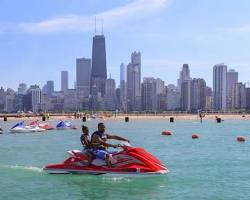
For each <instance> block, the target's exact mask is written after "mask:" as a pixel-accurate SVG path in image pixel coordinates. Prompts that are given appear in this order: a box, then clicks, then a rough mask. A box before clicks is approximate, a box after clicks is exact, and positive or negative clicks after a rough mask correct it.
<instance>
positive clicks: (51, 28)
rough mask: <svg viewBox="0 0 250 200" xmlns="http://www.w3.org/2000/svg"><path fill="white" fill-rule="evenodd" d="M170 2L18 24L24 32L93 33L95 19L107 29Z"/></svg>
mask: <svg viewBox="0 0 250 200" xmlns="http://www.w3.org/2000/svg"><path fill="white" fill-rule="evenodd" d="M168 2H169V0H134V1H133V2H131V3H128V4H126V5H124V6H122V7H118V8H115V9H112V10H108V11H105V12H101V13H97V14H95V15H89V16H81V15H67V16H62V17H57V18H53V19H48V20H45V21H40V22H22V23H20V24H18V26H19V28H20V29H21V30H22V31H24V32H31V33H50V32H57V31H83V32H84V31H93V30H94V18H95V16H96V18H97V19H101V20H103V21H104V22H105V28H109V27H113V26H116V25H118V24H122V23H124V22H126V21H128V20H136V19H140V18H142V17H145V16H146V15H149V14H151V13H154V12H157V11H159V10H161V9H162V8H164V7H166V5H167V3H168Z"/></svg>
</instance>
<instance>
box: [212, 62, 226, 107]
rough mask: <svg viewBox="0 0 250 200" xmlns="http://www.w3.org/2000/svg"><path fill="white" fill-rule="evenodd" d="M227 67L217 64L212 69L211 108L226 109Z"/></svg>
mask: <svg viewBox="0 0 250 200" xmlns="http://www.w3.org/2000/svg"><path fill="white" fill-rule="evenodd" d="M226 92H227V65H225V64H224V63H222V64H217V65H215V66H214V67H213V108H214V110H225V109H226Z"/></svg>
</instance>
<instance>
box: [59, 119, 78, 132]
mask: <svg viewBox="0 0 250 200" xmlns="http://www.w3.org/2000/svg"><path fill="white" fill-rule="evenodd" d="M56 129H59V130H67V129H77V127H76V126H75V125H73V124H72V123H71V122H68V121H60V122H59V123H58V124H57V125H56Z"/></svg>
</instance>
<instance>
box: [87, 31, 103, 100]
mask: <svg viewBox="0 0 250 200" xmlns="http://www.w3.org/2000/svg"><path fill="white" fill-rule="evenodd" d="M106 80H107V67H106V48H105V37H104V35H95V36H94V37H93V47H92V71H91V94H92V95H97V94H96V93H100V94H101V96H102V97H104V94H105V84H106Z"/></svg>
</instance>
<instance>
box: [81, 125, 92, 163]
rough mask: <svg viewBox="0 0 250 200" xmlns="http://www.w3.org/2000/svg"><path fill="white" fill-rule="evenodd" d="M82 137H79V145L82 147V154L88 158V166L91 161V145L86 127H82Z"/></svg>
mask: <svg viewBox="0 0 250 200" xmlns="http://www.w3.org/2000/svg"><path fill="white" fill-rule="evenodd" d="M82 133H83V134H82V135H81V138H80V140H81V143H82V145H83V151H82V152H83V153H85V154H86V156H87V157H88V164H89V165H90V164H91V162H92V160H93V157H94V155H93V149H92V145H91V137H90V135H89V128H88V127H87V126H84V125H82Z"/></svg>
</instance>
